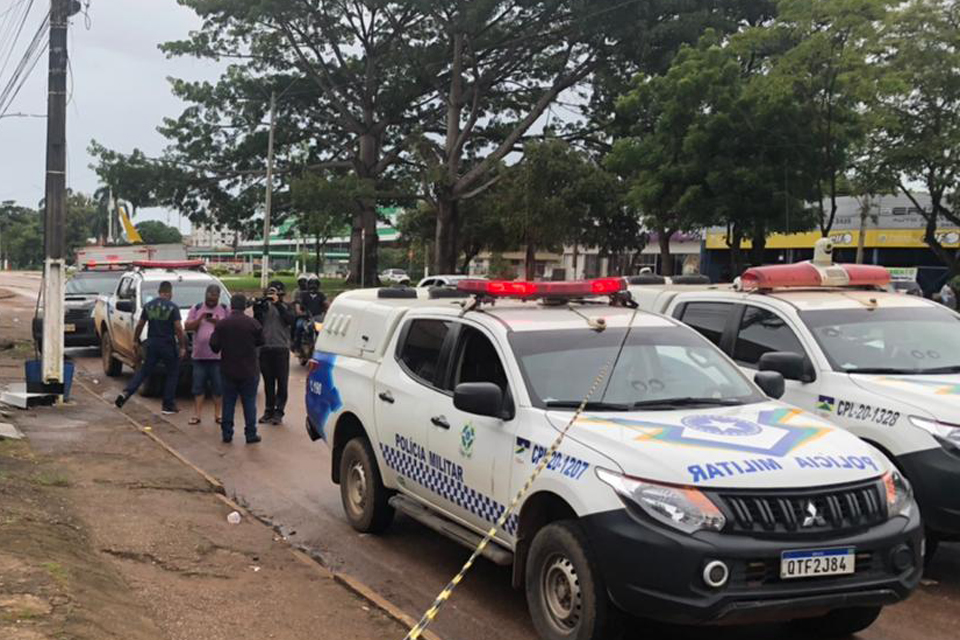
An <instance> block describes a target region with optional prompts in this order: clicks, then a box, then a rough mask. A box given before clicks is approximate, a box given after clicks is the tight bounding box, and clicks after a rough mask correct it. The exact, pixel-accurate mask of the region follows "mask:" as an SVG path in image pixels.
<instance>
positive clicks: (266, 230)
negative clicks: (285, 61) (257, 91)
mask: <svg viewBox="0 0 960 640" xmlns="http://www.w3.org/2000/svg"><path fill="white" fill-rule="evenodd" d="M276 124H277V94H276V92H274V93H271V94H270V135H269V136H268V137H267V197H266V202H265V203H264V215H263V259H262V263H261V265H260V286H261V287H262V288H264V289H266V288H267V283H268V282H269V281H270V209H271V206H272V204H273V132H274V129H275V128H276Z"/></svg>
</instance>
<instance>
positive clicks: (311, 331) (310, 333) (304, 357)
mask: <svg viewBox="0 0 960 640" xmlns="http://www.w3.org/2000/svg"><path fill="white" fill-rule="evenodd" d="M323 317H324V314H321V315H317V316H313V318H304V320H305V322H304V327H303V335H302V337H301V338H300V344H299V345H294V347H293V349H291V350H292V351H293V353H294V355H296V356H297V360H299V361H300V366H301V367H305V366H307V363H308V362H310V359H311V358H312V357H313V350H314V345H315V344H316V343H317V338H318V337H319V336H320V331H322V330H323Z"/></svg>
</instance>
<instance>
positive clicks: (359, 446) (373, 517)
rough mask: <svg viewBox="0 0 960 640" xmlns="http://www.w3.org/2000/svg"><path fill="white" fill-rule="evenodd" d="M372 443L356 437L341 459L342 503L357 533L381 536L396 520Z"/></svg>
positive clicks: (345, 449) (348, 445) (348, 444)
mask: <svg viewBox="0 0 960 640" xmlns="http://www.w3.org/2000/svg"><path fill="white" fill-rule="evenodd" d="M389 498H390V496H389V494H388V492H387V489H386V487H384V486H383V479H382V478H381V477H380V469H379V468H378V467H377V458H376V456H374V454H373V450H372V449H371V448H370V442H369V441H368V440H367V439H366V438H363V437H357V438H354V439H353V440H351V441H350V442H348V443H347V446H346V447H344V449H343V455H342V456H341V457H340V500H341V501H342V502H343V511H344V513H346V514H347V520H348V521H349V522H350V526H352V527H353V528H354V529H356V530H357V531H360V532H362V533H379V532H381V531H383V530H384V529H386V528H387V527H388V526H390V523H391V522H392V521H393V514H394V511H393V507H391V506H390V504H389V503H388V502H387V500H388V499H389Z"/></svg>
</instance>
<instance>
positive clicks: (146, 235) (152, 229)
mask: <svg viewBox="0 0 960 640" xmlns="http://www.w3.org/2000/svg"><path fill="white" fill-rule="evenodd" d="M137 231H139V232H140V237H141V238H143V241H144V243H145V244H169V243H178V242H183V236H182V235H181V234H180V230H179V229H175V228H174V227H170V226H167V225H165V224H163V223H162V222H160V221H158V220H144V221H143V222H140V223H138V224H137Z"/></svg>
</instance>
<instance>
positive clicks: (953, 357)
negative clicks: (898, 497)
mask: <svg viewBox="0 0 960 640" xmlns="http://www.w3.org/2000/svg"><path fill="white" fill-rule="evenodd" d="M648 281H649V280H648ZM888 282H889V273H888V272H887V271H886V269H884V268H883V267H874V266H862V265H832V264H830V263H829V261H827V262H825V263H824V264H822V265H816V264H813V263H800V264H794V265H778V266H771V267H757V268H752V269H748V270H747V271H746V272H744V274H743V276H742V278H741V284H740V287H739V290H738V289H737V288H734V287H732V286H730V285H719V286H669V285H666V286H656V285H650V284H646V285H639V286H632V287H630V290H631V292H632V293H633V296H634V298H635V299H636V300H637V301H638V302H639V303H640V305H641V307H642V308H644V309H648V310H652V311H656V312H660V313H665V314H667V315H670V316H672V317H674V318H676V319H678V320H681V321H682V322H684V323H686V324H688V325H689V326H691V327H693V328H694V329H696V330H697V331H699V332H700V333H701V334H703V335H704V336H705V337H707V339H709V340H710V341H711V342H713V343H714V344H715V345H717V346H718V347H720V349H721V350H723V351H724V352H725V353H726V354H727V355H729V356H730V357H731V358H733V360H734V361H735V362H736V363H737V364H738V365H740V367H742V368H743V369H744V371H745V372H746V373H752V372H754V371H757V370H760V371H779V372H780V373H782V374H783V375H784V377H785V378H786V393H785V395H784V400H785V401H787V402H789V403H791V404H793V405H795V406H797V407H800V408H801V409H804V410H807V411H810V412H813V413H815V414H817V415H819V416H820V417H822V418H824V419H826V420H829V421H831V422H833V423H834V424H837V425H839V426H842V427H844V428H846V429H848V430H850V431H851V432H853V433H854V434H856V435H858V436H860V437H861V438H863V439H864V440H867V441H869V442H870V443H871V444H873V445H874V446H876V447H878V448H879V449H880V450H881V451H883V452H884V453H885V454H886V455H887V456H888V457H889V458H890V459H891V460H893V462H894V463H895V464H896V466H897V467H898V468H899V469H900V470H901V471H902V472H903V473H904V475H905V476H906V477H907V479H908V480H909V482H910V483H911V485H912V486H913V490H914V492H915V494H916V498H917V502H918V503H919V505H920V510H921V512H922V515H923V521H924V524H925V526H926V528H927V530H928V534H929V535H928V538H927V542H928V545H927V554H926V555H927V558H928V560H929V558H931V557H932V556H933V553H934V551H935V549H936V545H937V542H938V540H941V539H946V540H950V539H953V540H956V539H958V537H960V490H958V488H960V315H958V314H957V313H955V312H953V311H951V310H949V309H947V308H946V307H944V306H942V305H939V304H936V303H935V302H932V301H929V300H924V299H923V298H920V297H917V296H908V295H903V294H900V293H891V292H888V291H884V290H882V289H881V288H882V287H883V286H884V285H885V284H887V283H888Z"/></svg>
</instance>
